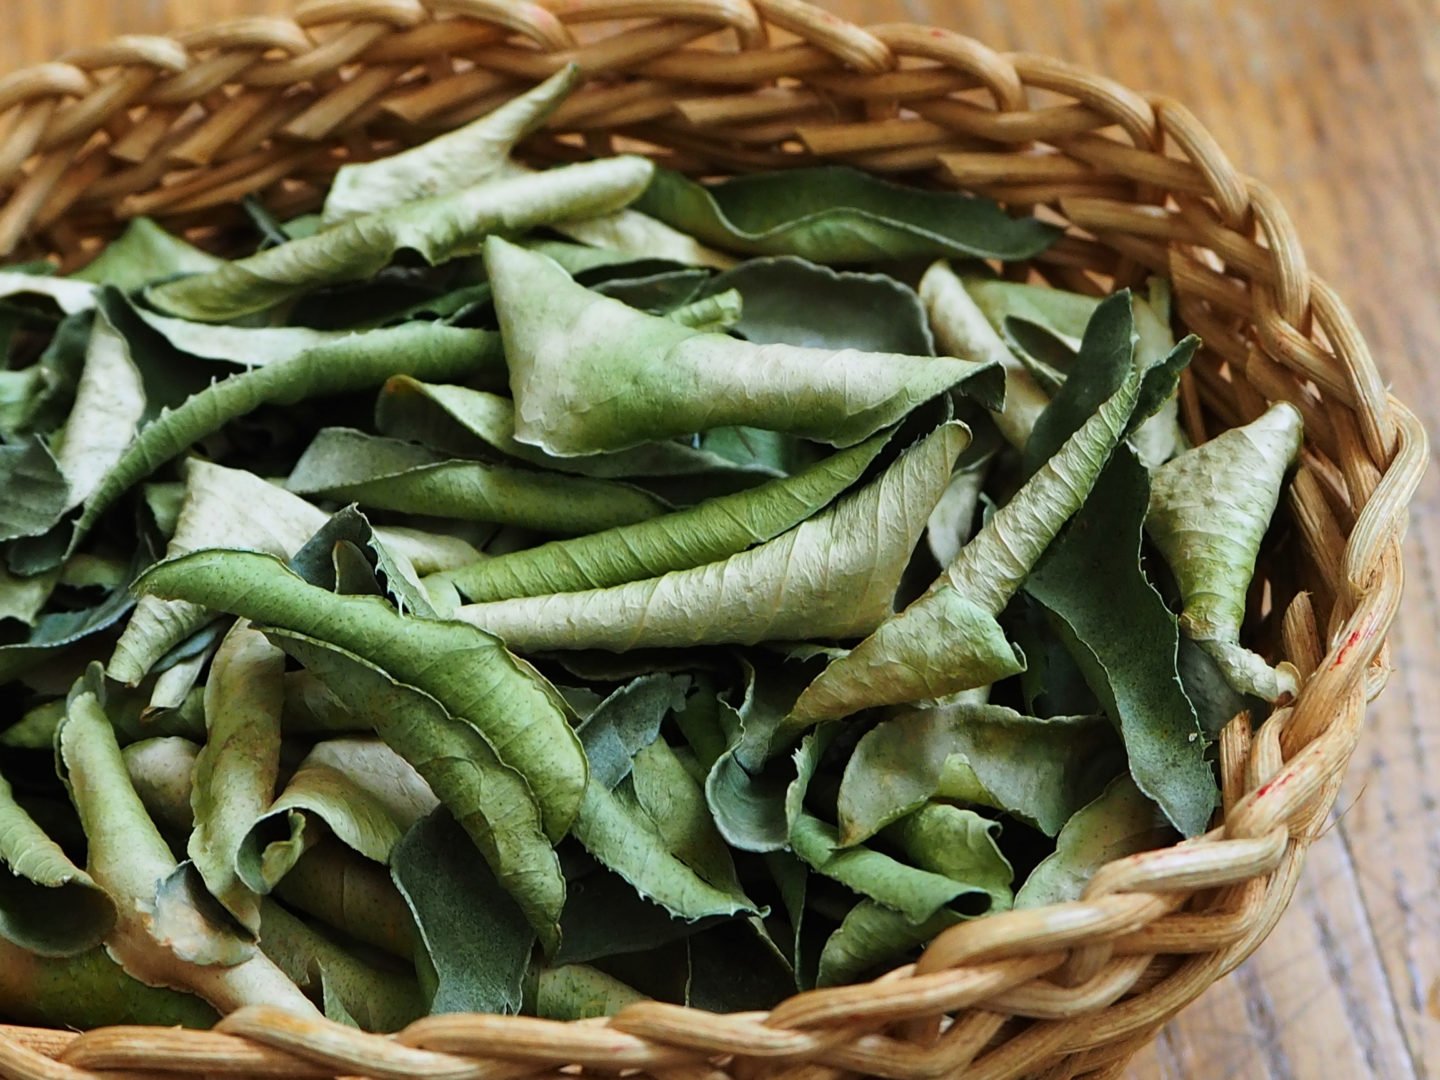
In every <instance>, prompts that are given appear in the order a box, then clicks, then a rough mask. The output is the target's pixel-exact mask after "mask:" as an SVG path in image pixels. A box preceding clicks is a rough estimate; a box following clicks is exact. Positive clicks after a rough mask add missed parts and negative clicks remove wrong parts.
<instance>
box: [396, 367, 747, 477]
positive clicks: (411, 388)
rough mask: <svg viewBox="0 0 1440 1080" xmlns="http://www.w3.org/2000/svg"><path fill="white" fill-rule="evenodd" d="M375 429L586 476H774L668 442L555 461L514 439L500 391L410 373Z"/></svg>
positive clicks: (511, 415) (510, 412) (509, 407)
mask: <svg viewBox="0 0 1440 1080" xmlns="http://www.w3.org/2000/svg"><path fill="white" fill-rule="evenodd" d="M375 426H376V427H377V428H378V429H379V430H380V431H381V432H382V433H383V434H386V435H390V436H393V437H394V438H397V439H410V440H412V441H414V442H421V443H424V444H425V445H426V446H430V447H433V448H435V449H436V450H441V451H444V452H446V453H451V454H461V455H466V456H483V455H485V454H486V453H487V452H499V453H501V454H504V455H505V456H506V457H511V458H515V459H516V460H517V461H523V462H525V463H527V464H530V465H538V466H540V467H541V468H546V469H556V470H559V471H560V472H571V473H578V474H580V475H582V476H596V477H602V478H616V477H628V476H686V475H690V474H693V473H703V472H713V471H730V472H735V471H741V472H746V473H753V474H754V476H755V479H756V480H757V481H758V480H761V479H764V478H765V477H766V476H768V475H774V474H773V471H772V470H768V469H762V468H760V467H753V466H752V467H749V468H743V467H742V468H740V469H737V467H736V465H735V463H733V462H732V461H730V460H729V459H727V458H724V457H722V456H720V455H719V454H714V453H710V452H708V451H706V450H703V449H697V448H695V447H692V446H688V445H686V444H685V443H682V442H676V441H673V440H666V441H662V442H656V443H646V444H644V445H641V446H636V447H632V448H631V449H629V450H621V451H618V452H616V453H613V454H592V455H588V456H586V457H564V458H562V457H555V456H553V455H551V454H547V453H546V452H545V451H543V450H541V449H539V448H538V447H535V446H530V445H528V444H526V443H522V442H520V441H519V440H517V439H516V438H515V403H514V402H513V401H511V400H510V399H509V398H507V397H501V396H500V395H499V394H491V393H488V392H486V391H484V390H472V389H470V388H469V387H465V386H446V385H442V384H434V383H422V382H419V381H417V380H415V379H411V378H408V377H406V376H399V377H397V378H394V379H391V380H390V381H389V382H387V383H386V384H385V387H384V389H383V390H382V391H381V393H380V398H379V400H378V401H377V402H376V404H375Z"/></svg>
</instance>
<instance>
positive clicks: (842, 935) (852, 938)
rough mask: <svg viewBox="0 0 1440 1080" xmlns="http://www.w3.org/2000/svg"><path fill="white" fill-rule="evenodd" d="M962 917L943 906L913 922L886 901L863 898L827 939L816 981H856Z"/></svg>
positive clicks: (819, 983) (834, 983) (828, 983)
mask: <svg viewBox="0 0 1440 1080" xmlns="http://www.w3.org/2000/svg"><path fill="white" fill-rule="evenodd" d="M962 921H963V916H961V915H959V914H958V913H956V912H954V911H951V910H950V909H949V908H941V909H940V910H939V911H937V912H936V913H935V914H934V915H932V916H930V918H928V919H926V920H924V921H923V922H920V923H912V922H910V921H909V920H908V919H906V918H905V916H903V915H901V914H900V913H899V912H898V911H894V910H892V909H891V908H888V907H886V906H885V905H884V904H879V903H876V902H875V901H874V900H861V901H860V902H859V903H858V904H856V905H855V906H854V907H852V908H851V909H850V911H849V912H848V913H847V914H846V916H845V918H844V920H843V921H842V922H841V923H840V926H839V928H838V929H837V930H836V931H835V932H834V933H833V934H831V935H830V937H829V938H827V939H826V941H825V948H824V949H823V950H822V951H821V953H820V973H819V976H818V977H817V979H816V985H817V986H841V985H843V984H845V983H850V982H855V981H856V980H858V979H860V978H862V977H864V976H865V975H867V974H869V973H870V972H872V971H874V970H876V969H877V968H879V967H880V966H881V965H883V964H890V963H894V962H895V961H897V960H898V959H899V958H900V957H902V956H904V955H905V954H906V953H908V952H909V951H910V950H911V949H914V948H917V947H919V946H921V945H924V944H927V943H928V942H930V941H931V940H933V939H934V938H936V937H938V936H939V934H940V932H941V931H942V930H948V929H949V928H950V927H952V926H954V925H955V924H956V923H959V922H962Z"/></svg>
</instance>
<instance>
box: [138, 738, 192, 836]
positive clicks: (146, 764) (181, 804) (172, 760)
mask: <svg viewBox="0 0 1440 1080" xmlns="http://www.w3.org/2000/svg"><path fill="white" fill-rule="evenodd" d="M117 734H118V732H117ZM202 734H203V733H202ZM199 754H200V747H199V746H198V745H197V744H196V743H194V742H192V741H191V740H190V739H187V738H184V737H183V736H180V735H157V736H154V737H152V738H149V739H141V740H139V741H138V742H132V743H131V744H130V745H129V746H127V747H125V749H124V750H123V751H122V752H121V757H123V758H124V759H125V772H126V774H127V775H128V776H129V777H130V786H131V787H133V788H134V789H135V794H136V795H138V796H139V797H140V801H141V803H143V804H144V806H145V812H146V813H147V814H149V815H150V817H151V819H152V820H154V822H155V824H156V825H158V826H159V827H160V828H161V829H163V830H165V831H166V832H167V833H174V834H176V835H178V836H181V837H185V836H188V835H189V834H190V830H191V829H192V828H194V826H195V811H194V808H193V807H192V806H191V805H190V798H191V793H192V792H193V790H194V783H193V778H194V774H195V759H196V758H197V757H198V756H199Z"/></svg>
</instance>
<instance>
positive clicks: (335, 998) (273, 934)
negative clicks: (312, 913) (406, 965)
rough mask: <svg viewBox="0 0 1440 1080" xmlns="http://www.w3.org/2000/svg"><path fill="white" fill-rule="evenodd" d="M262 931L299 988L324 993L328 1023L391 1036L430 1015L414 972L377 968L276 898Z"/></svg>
mask: <svg viewBox="0 0 1440 1080" xmlns="http://www.w3.org/2000/svg"><path fill="white" fill-rule="evenodd" d="M262 930H263V934H262V937H261V942H262V944H263V945H264V948H265V954H266V956H268V957H270V959H271V960H273V961H274V962H275V964H276V965H277V966H278V967H280V968H281V969H282V970H283V971H284V972H285V974H286V975H288V976H289V977H290V978H291V979H293V980H294V981H295V983H296V984H297V985H299V986H302V987H305V988H307V989H310V990H311V992H312V993H313V992H314V991H316V990H320V995H319V996H320V997H321V998H322V999H323V1000H324V1002H325V1015H326V1016H327V1017H328V1018H329V1019H331V1020H340V1021H341V1022H342V1023H343V1022H350V1023H353V1024H355V1025H357V1026H359V1027H361V1028H363V1029H364V1030H366V1031H387V1032H388V1031H399V1030H400V1029H401V1028H403V1027H405V1026H406V1025H407V1024H409V1023H411V1022H413V1021H415V1020H418V1019H420V1017H422V1016H424V1015H425V999H424V997H423V995H422V994H421V993H420V987H419V985H418V984H417V983H416V981H415V976H414V975H413V974H410V973H408V972H399V971H390V970H381V969H380V968H377V967H372V966H371V965H370V964H367V963H366V962H365V961H363V960H361V959H360V958H359V957H357V956H355V955H352V954H351V953H350V952H348V951H346V950H345V949H344V948H342V947H341V946H340V945H338V944H336V943H335V942H334V941H332V940H330V939H329V938H328V937H326V936H325V935H324V934H322V933H320V932H319V931H318V930H315V929H313V928H312V927H310V926H308V925H306V923H305V921H304V920H303V919H299V918H296V917H295V916H294V915H292V914H291V913H290V912H288V911H286V910H285V908H284V907H282V906H281V905H279V904H277V903H276V902H275V901H273V900H267V901H266V902H265V904H264V908H263V924H262Z"/></svg>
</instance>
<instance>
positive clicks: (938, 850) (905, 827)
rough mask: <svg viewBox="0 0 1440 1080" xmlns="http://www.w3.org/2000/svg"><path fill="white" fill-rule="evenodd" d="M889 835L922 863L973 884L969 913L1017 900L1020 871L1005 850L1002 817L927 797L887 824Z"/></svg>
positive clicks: (913, 859) (1000, 908)
mask: <svg viewBox="0 0 1440 1080" xmlns="http://www.w3.org/2000/svg"><path fill="white" fill-rule="evenodd" d="M885 838H886V839H887V840H890V841H891V842H892V843H894V844H895V846H896V847H897V848H899V849H900V851H901V852H903V853H904V855H905V857H906V858H907V859H909V860H910V861H911V862H913V863H914V864H915V865H916V866H918V867H919V868H920V869H922V870H929V871H931V872H932V873H936V874H943V875H944V876H945V877H948V878H949V879H950V880H951V881H956V882H959V883H960V884H962V885H968V886H969V887H970V889H971V891H972V894H974V899H973V900H972V899H968V898H967V899H966V901H965V903H966V905H967V907H969V908H970V910H967V912H966V914H973V915H983V914H987V913H988V912H990V911H1004V910H1005V909H1006V908H1008V907H1009V906H1010V905H1011V903H1012V902H1013V901H1014V893H1013V891H1012V890H1011V887H1010V886H1011V882H1012V881H1013V879H1014V877H1015V871H1014V870H1013V869H1012V868H1011V866H1010V862H1009V860H1008V859H1006V858H1005V856H1004V854H1003V853H1002V852H1001V851H1000V844H999V842H998V841H999V838H1000V822H998V821H995V820H993V819H991V818H987V817H982V816H980V815H979V814H977V813H976V812H975V811H973V810H965V809H962V808H961V807H958V806H952V805H950V804H949V803H943V802H927V803H926V804H925V805H924V806H922V807H920V809H918V810H915V811H913V812H911V813H909V814H906V815H905V816H904V817H903V818H901V819H900V820H899V821H897V822H896V823H895V824H894V825H891V826H890V827H889V828H887V829H886V830H885ZM982 896H983V899H981V897H982Z"/></svg>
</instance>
